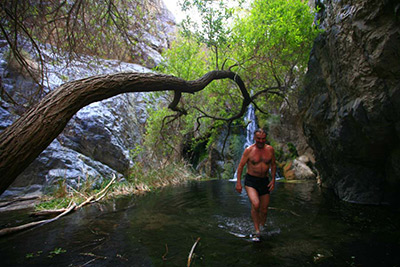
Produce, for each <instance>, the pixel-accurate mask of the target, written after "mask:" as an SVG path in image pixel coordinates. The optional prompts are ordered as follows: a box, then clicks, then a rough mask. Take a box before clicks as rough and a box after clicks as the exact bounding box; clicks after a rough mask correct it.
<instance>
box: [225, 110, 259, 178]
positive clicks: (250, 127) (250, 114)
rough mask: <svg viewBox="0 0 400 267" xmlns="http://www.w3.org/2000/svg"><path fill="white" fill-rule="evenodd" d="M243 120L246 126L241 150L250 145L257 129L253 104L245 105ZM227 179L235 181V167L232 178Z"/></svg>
mask: <svg viewBox="0 0 400 267" xmlns="http://www.w3.org/2000/svg"><path fill="white" fill-rule="evenodd" d="M244 122H245V123H246V124H247V126H246V142H245V143H244V145H243V151H244V150H245V149H246V148H247V147H248V146H250V145H252V144H253V143H254V140H253V136H254V131H255V130H256V129H257V127H258V125H257V122H256V114H255V110H254V107H253V105H251V104H250V105H249V106H248V107H247V113H246V117H245V118H244ZM229 181H232V182H236V181H237V169H236V171H235V174H234V175H233V178H232V179H230V180H229Z"/></svg>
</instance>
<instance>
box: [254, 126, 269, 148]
mask: <svg viewBox="0 0 400 267" xmlns="http://www.w3.org/2000/svg"><path fill="white" fill-rule="evenodd" d="M254 141H255V144H256V147H257V148H263V147H264V146H265V143H266V142H267V134H266V132H265V131H264V129H262V128H259V129H257V130H256V131H255V132H254Z"/></svg>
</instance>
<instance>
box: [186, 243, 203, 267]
mask: <svg viewBox="0 0 400 267" xmlns="http://www.w3.org/2000/svg"><path fill="white" fill-rule="evenodd" d="M199 241H200V237H198V238H197V240H196V242H194V244H193V246H192V249H191V250H190V253H189V257H188V262H187V267H190V264H191V263H192V258H193V252H194V249H195V248H196V246H197V243H199Z"/></svg>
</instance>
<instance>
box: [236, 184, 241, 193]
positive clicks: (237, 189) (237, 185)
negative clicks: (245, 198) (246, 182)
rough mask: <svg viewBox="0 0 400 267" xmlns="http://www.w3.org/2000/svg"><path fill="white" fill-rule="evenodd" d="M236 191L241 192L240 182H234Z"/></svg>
mask: <svg viewBox="0 0 400 267" xmlns="http://www.w3.org/2000/svg"><path fill="white" fill-rule="evenodd" d="M236 191H237V192H238V193H239V194H241V193H242V184H241V183H236Z"/></svg>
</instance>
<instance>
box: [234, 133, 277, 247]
mask: <svg viewBox="0 0 400 267" xmlns="http://www.w3.org/2000/svg"><path fill="white" fill-rule="evenodd" d="M266 138H267V134H266V133H265V131H264V130H263V129H258V130H256V131H255V133H254V141H255V143H254V144H253V145H251V146H249V147H247V148H246V149H245V151H244V152H243V156H242V158H241V160H240V163H239V166H238V169H237V182H236V191H237V192H238V193H241V192H242V183H241V181H240V179H241V177H242V171H243V168H244V166H245V165H246V164H247V173H246V175H245V182H244V185H245V189H246V192H247V195H248V197H249V199H250V202H251V218H252V219H253V223H254V228H255V234H254V235H253V241H260V226H264V225H265V222H266V220H267V211H268V204H269V193H270V192H271V191H272V190H274V187H275V174H276V163H275V152H274V148H273V147H272V146H270V145H267V144H266ZM270 168H271V175H272V180H271V181H269V179H268V173H269V169H270Z"/></svg>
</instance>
